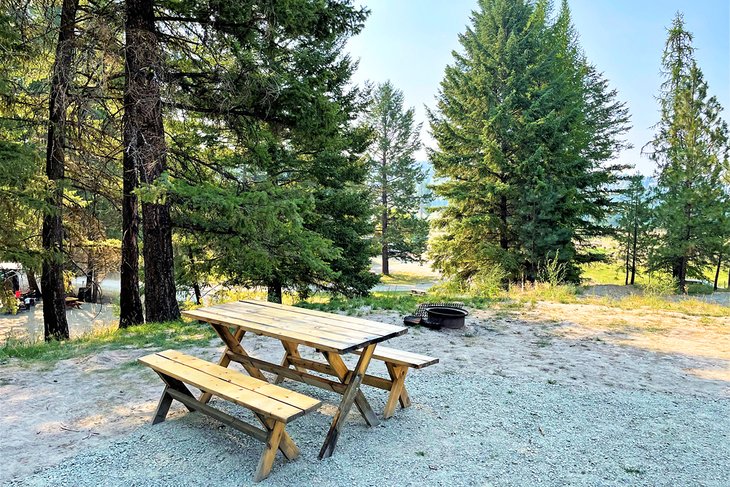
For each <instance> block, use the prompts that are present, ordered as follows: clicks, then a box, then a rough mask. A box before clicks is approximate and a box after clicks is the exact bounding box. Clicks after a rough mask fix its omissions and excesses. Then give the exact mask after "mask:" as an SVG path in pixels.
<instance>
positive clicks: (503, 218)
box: [499, 195, 509, 250]
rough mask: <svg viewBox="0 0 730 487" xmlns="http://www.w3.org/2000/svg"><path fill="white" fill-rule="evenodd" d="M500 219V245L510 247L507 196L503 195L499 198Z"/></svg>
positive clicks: (505, 247) (505, 248)
mask: <svg viewBox="0 0 730 487" xmlns="http://www.w3.org/2000/svg"><path fill="white" fill-rule="evenodd" d="M499 219H500V222H501V224H502V225H501V228H500V230H499V246H500V247H501V248H502V250H508V249H509V239H508V238H507V228H508V227H507V197H506V196H504V195H502V196H500V198H499Z"/></svg>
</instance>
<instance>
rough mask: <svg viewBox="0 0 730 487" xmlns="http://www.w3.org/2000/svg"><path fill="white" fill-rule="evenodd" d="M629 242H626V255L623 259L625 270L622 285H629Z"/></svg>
mask: <svg viewBox="0 0 730 487" xmlns="http://www.w3.org/2000/svg"><path fill="white" fill-rule="evenodd" d="M629 247H630V244H629V242H626V257H625V259H624V270H625V279H624V286H628V285H629Z"/></svg>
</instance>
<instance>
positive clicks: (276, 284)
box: [157, 1, 375, 299]
mask: <svg viewBox="0 0 730 487" xmlns="http://www.w3.org/2000/svg"><path fill="white" fill-rule="evenodd" d="M193 3H194V2H191V4H189V5H188V4H179V3H176V2H175V3H173V2H171V3H169V4H167V3H164V4H163V6H164V9H163V11H162V12H161V13H160V15H158V16H157V19H158V25H159V30H160V31H161V32H163V33H165V34H169V35H162V36H161V39H162V42H163V44H164V46H165V51H166V52H167V55H168V57H167V64H168V66H167V67H168V79H169V83H168V87H167V92H166V95H167V96H166V107H167V108H168V110H169V112H168V113H170V114H171V116H169V117H168V121H169V123H168V134H169V136H170V146H169V149H170V152H169V154H170V161H171V166H170V171H169V176H170V177H169V180H168V181H169V186H167V187H162V188H160V189H161V190H162V191H163V192H164V193H165V194H166V197H167V198H168V200H169V201H170V202H171V204H172V210H173V217H174V223H175V225H176V226H177V227H178V228H179V229H180V231H181V233H182V232H185V233H186V238H187V234H188V233H189V232H194V234H195V239H196V244H195V245H196V248H198V249H200V251H201V252H202V253H203V254H204V255H206V256H208V259H206V261H205V262H198V261H197V259H196V267H197V268H198V269H199V271H200V272H202V273H204V274H205V273H211V274H213V275H215V276H217V277H218V278H219V279H221V280H223V281H224V282H226V283H229V284H242V285H263V286H266V287H268V288H269V289H270V290H271V294H272V296H279V295H280V294H281V292H280V290H281V289H282V288H287V289H290V290H298V291H300V292H302V293H306V292H308V290H309V289H310V288H312V287H320V288H326V289H335V290H337V291H338V292H344V293H347V294H353V293H358V294H359V293H362V292H367V290H368V289H369V288H370V287H371V286H372V284H373V283H374V278H375V276H373V275H371V274H370V273H369V272H368V270H367V269H368V267H369V260H368V259H369V253H370V252H369V248H370V247H369V242H368V239H367V238H365V237H366V236H367V233H368V228H367V218H368V217H369V215H370V208H369V205H368V204H367V203H368V202H367V200H366V202H365V204H363V202H362V199H363V186H362V183H363V178H364V176H365V171H364V164H363V161H362V158H361V154H362V151H363V149H364V141H365V140H366V139H365V137H364V135H365V134H364V132H363V131H362V130H361V129H359V128H357V127H356V126H355V125H354V122H355V119H356V118H357V115H358V113H359V111H360V109H361V100H360V98H361V95H360V94H359V92H358V90H356V89H351V88H348V85H349V84H350V79H351V75H352V71H353V69H354V64H353V63H352V61H351V60H350V59H349V58H348V57H347V56H343V55H342V47H343V43H344V41H345V39H346V38H347V37H348V36H350V35H352V34H353V33H356V32H358V31H359V30H360V29H361V28H362V22H363V20H364V18H365V15H366V11H364V10H362V9H358V8H355V7H353V6H352V4H351V2H349V1H336V2H328V3H327V4H323V3H321V2H315V1H306V2H299V3H297V4H296V5H291V4H290V3H288V2H279V1H270V2H265V3H266V6H265V7H261V8H259V6H255V5H253V4H250V5H236V8H229V7H228V6H227V5H225V4H215V5H210V4H208V3H205V2H200V3H199V4H197V3H196V4H195V5H193ZM211 19H214V20H213V21H211ZM190 25H197V26H198V28H199V32H198V31H196V30H190V29H188V27H189V26H190ZM260 25H265V26H266V28H264V29H261V28H260ZM198 34H199V35H200V36H202V37H204V38H205V39H206V41H205V43H203V45H201V43H200V42H198V41H199V39H198V38H197V35H198ZM224 60H225V61H224ZM181 240H182V239H181ZM274 299H278V298H276V297H275V298H274Z"/></svg>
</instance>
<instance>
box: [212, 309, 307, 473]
mask: <svg viewBox="0 0 730 487" xmlns="http://www.w3.org/2000/svg"><path fill="white" fill-rule="evenodd" d="M211 326H212V327H213V329H214V330H215V332H216V333H217V334H218V336H219V337H220V338H221V340H223V343H225V344H226V350H225V351H224V352H223V353H224V355H226V359H227V360H228V362H229V363H230V358H229V357H228V355H227V354H226V353H225V352H227V351H228V350H230V351H231V352H234V353H237V354H239V355H243V356H244V357H248V353H247V352H246V350H244V349H243V347H242V346H241V340H240V339H236V335H238V330H241V329H240V328H238V329H237V330H236V335H234V334H233V333H231V330H229V329H228V328H227V327H226V326H223V325H218V324H213V323H211ZM241 331H243V330H241ZM240 336H241V337H242V336H243V333H241V335H240ZM222 360H223V358H222V357H221V361H222ZM243 368H244V369H246V372H248V375H250V376H251V377H253V378H254V379H259V380H263V381H265V382H269V379H267V378H266V376H265V375H264V374H263V373H262V372H261V370H259V369H258V368H256V367H254V366H253V365H251V364H249V365H243ZM256 417H257V418H258V419H259V421H261V423H262V424H263V425H264V426H265V427H266V429H270V428H273V427H274V424H273V423H274V421H273V420H271V419H269V418H267V417H265V416H262V415H260V414H257V415H256ZM279 450H281V453H283V454H284V456H285V457H286V458H288V459H289V460H292V459H294V458H296V457H297V456H298V455H299V447H297V445H296V443H294V440H292V439H291V437H290V436H289V434H288V433H287V432H286V431H284V432H283V433H282V435H281V441H280V443H279Z"/></svg>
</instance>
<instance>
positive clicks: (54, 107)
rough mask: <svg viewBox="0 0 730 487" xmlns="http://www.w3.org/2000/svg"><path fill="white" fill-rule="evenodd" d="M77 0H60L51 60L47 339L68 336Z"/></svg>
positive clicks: (44, 278)
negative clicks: (67, 202) (70, 119)
mask: <svg viewBox="0 0 730 487" xmlns="http://www.w3.org/2000/svg"><path fill="white" fill-rule="evenodd" d="M78 7H79V0H63V5H62V6H61V23H60V26H59V30H58V44H56V59H55V61H54V63H53V78H52V79H51V94H50V102H49V117H48V122H49V123H48V141H47V146H46V176H47V177H48V180H49V181H50V182H52V183H53V184H54V188H53V190H52V191H51V192H50V193H49V195H48V196H47V197H46V203H47V204H48V207H49V208H50V211H47V212H46V213H45V215H44V216H43V228H42V231H41V233H42V237H41V239H42V245H43V250H44V251H45V254H46V256H45V259H44V260H43V271H42V273H41V295H42V296H43V331H44V334H43V335H44V338H45V339H46V341H49V340H63V339H68V338H69V330H68V321H66V291H65V289H64V282H63V180H64V177H65V162H66V161H65V153H64V147H65V141H66V112H67V110H68V106H69V98H68V88H69V84H70V83H71V78H72V73H71V70H72V69H73V61H74V56H75V54H76V46H75V34H74V29H75V26H76V11H77V10H78Z"/></svg>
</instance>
